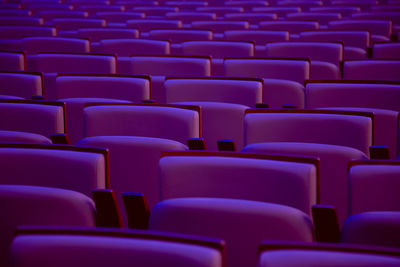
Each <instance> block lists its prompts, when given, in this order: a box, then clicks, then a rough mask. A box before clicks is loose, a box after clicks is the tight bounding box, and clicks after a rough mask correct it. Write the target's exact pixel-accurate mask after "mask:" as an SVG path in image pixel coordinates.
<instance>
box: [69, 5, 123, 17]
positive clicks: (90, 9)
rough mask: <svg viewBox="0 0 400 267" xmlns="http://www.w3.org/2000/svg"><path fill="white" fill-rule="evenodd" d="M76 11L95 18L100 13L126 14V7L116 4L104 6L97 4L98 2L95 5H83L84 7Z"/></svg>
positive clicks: (77, 8) (80, 6) (79, 7)
mask: <svg viewBox="0 0 400 267" xmlns="http://www.w3.org/2000/svg"><path fill="white" fill-rule="evenodd" d="M75 9H76V10H82V11H84V12H87V13H88V14H89V16H95V15H96V13H98V12H124V11H125V7H124V6H122V5H115V4H108V5H102V4H97V3H96V2H94V3H93V4H88V3H83V4H82V5H79V6H78V7H75Z"/></svg>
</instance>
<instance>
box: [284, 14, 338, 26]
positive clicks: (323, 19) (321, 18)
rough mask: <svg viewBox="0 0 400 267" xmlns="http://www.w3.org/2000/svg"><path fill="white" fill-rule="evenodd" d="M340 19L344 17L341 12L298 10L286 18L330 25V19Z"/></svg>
mask: <svg viewBox="0 0 400 267" xmlns="http://www.w3.org/2000/svg"><path fill="white" fill-rule="evenodd" d="M340 19H342V15H341V14H340V13H333V12H332V13H328V12H296V13H289V14H287V15H286V20H300V21H302V20H304V21H307V20H311V21H318V22H319V24H320V25H328V22H329V21H332V20H340Z"/></svg>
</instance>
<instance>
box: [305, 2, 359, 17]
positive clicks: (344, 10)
mask: <svg viewBox="0 0 400 267" xmlns="http://www.w3.org/2000/svg"><path fill="white" fill-rule="evenodd" d="M310 11H311V12H327V13H331V12H334V13H340V14H341V15H342V18H348V17H351V14H353V13H358V12H360V11H361V8H360V7H358V6H337V5H336V6H326V5H325V6H321V7H311V8H310Z"/></svg>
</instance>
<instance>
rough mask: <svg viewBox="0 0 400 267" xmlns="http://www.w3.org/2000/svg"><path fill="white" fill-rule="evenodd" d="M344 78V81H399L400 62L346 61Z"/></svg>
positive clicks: (377, 60)
mask: <svg viewBox="0 0 400 267" xmlns="http://www.w3.org/2000/svg"><path fill="white" fill-rule="evenodd" d="M342 78H343V79H344V80H379V81H399V80H400V60H396V59H393V60H391V59H365V60H345V61H344V63H343V76H342Z"/></svg>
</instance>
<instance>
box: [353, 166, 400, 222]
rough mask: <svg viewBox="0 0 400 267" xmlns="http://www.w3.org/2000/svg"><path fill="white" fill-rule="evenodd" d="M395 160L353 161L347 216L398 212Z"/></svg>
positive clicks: (397, 181) (397, 183)
mask: <svg viewBox="0 0 400 267" xmlns="http://www.w3.org/2000/svg"><path fill="white" fill-rule="evenodd" d="M399 172H400V165H399V162H397V161H354V162H352V163H351V165H350V168H349V173H348V175H349V177H348V178H349V190H350V193H349V215H352V214H356V213H360V212H365V211H398V210H399V208H400V206H399V203H400V202H399V194H398V188H399V179H398V177H399Z"/></svg>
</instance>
